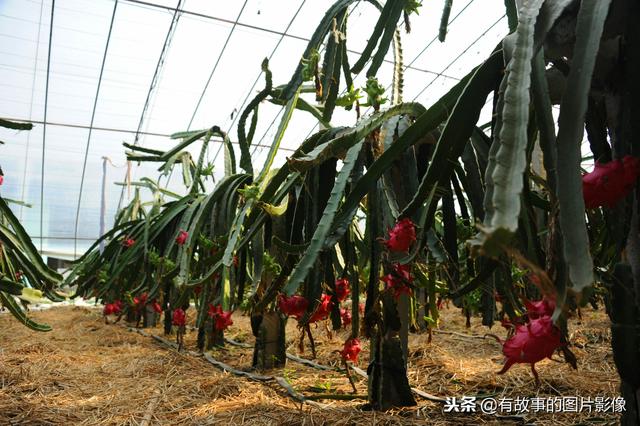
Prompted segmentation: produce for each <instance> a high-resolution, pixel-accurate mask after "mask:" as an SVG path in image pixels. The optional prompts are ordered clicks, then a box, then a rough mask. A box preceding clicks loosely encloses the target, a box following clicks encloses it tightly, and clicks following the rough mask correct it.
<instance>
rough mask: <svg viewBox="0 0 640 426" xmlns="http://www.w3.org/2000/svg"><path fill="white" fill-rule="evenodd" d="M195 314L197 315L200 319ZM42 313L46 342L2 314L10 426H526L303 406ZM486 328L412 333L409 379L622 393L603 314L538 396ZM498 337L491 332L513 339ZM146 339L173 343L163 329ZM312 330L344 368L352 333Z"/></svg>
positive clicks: (66, 314) (2, 404)
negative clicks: (505, 366)
mask: <svg viewBox="0 0 640 426" xmlns="http://www.w3.org/2000/svg"><path fill="white" fill-rule="evenodd" d="M189 313H190V314H191V315H189V317H192V316H193V312H189ZM31 315H32V316H33V317H34V318H35V319H36V320H39V321H42V322H46V323H48V324H50V325H52V326H53V327H54V331H52V332H49V333H35V332H32V331H30V330H28V329H27V328H25V327H24V326H22V325H20V324H18V323H17V322H16V321H15V320H14V319H13V318H12V317H11V316H9V315H0V424H87V425H94V424H109V425H111V424H118V425H121V424H166V425H174V424H234V425H235V424H250V425H254V424H256V425H259V424H268V425H302V424H304V425H322V424H337V425H352V424H363V425H365V424H367V425H369V424H389V425H395V424H416V425H417V424H420V425H424V424H433V425H449V424H517V422H516V421H508V420H507V419H504V418H498V417H495V416H489V415H481V414H445V413H443V412H442V405H441V404H439V403H436V402H430V401H425V400H423V399H417V401H418V404H419V406H418V408H417V409H416V408H413V409H407V410H402V411H395V412H390V413H375V412H364V411H361V410H360V407H361V406H362V404H363V402H365V401H363V400H353V401H337V400H335V401H334V400H323V401H320V402H322V403H324V404H326V405H327V407H326V408H324V409H320V408H316V407H311V406H309V405H307V404H305V405H303V406H301V405H300V404H299V403H296V402H294V401H293V400H291V399H290V398H288V397H287V395H286V393H285V392H284V391H283V389H282V388H280V387H279V386H278V385H276V384H275V383H273V382H271V383H267V384H262V383H257V382H251V381H249V380H247V379H245V378H241V377H236V376H233V375H230V374H227V373H222V372H220V371H219V370H217V369H215V368H214V367H213V366H211V365H210V364H209V363H207V362H206V361H205V360H204V359H202V357H195V356H191V355H188V354H185V353H177V352H176V351H175V350H172V349H168V348H165V347H163V346H161V345H159V344H158V343H157V342H156V341H154V340H153V339H151V338H148V337H144V336H141V335H139V334H137V333H132V332H129V331H127V330H126V329H125V328H123V327H121V326H119V325H105V324H104V322H103V320H102V318H101V315H100V312H99V311H97V310H89V309H85V308H73V307H64V308H57V309H53V310H49V311H43V312H34V313H32V314H31ZM191 319H192V318H191ZM475 322H479V321H478V320H474V325H473V326H472V327H471V329H466V328H465V327H464V318H462V317H461V316H460V314H459V313H458V312H457V311H456V310H455V309H453V308H451V309H445V310H444V311H443V317H442V321H441V326H440V330H441V331H442V332H440V333H435V334H434V335H433V341H432V342H431V343H428V336H427V335H426V334H421V335H412V336H411V341H410V351H409V352H410V359H409V380H410V382H411V385H412V386H413V387H414V388H418V389H421V390H423V391H425V392H428V393H430V394H434V395H437V396H441V397H445V396H457V397H461V396H463V395H487V394H490V395H492V396H493V397H494V398H500V397H512V398H515V397H535V396H540V397H548V396H578V397H582V396H584V397H587V396H592V397H595V396H604V397H615V396H618V395H619V392H618V386H619V380H618V376H617V374H616V371H615V366H614V365H613V359H612V355H611V349H610V332H609V324H608V320H607V317H606V315H605V314H604V313H603V312H599V311H592V310H585V311H583V312H582V319H581V320H580V319H577V318H575V319H573V320H572V321H571V322H570V324H571V333H572V342H573V343H574V346H573V347H572V350H573V351H574V353H575V354H576V356H577V357H578V363H579V364H578V367H579V369H578V371H575V370H572V369H571V368H570V367H569V366H568V365H567V364H560V363H557V362H553V361H550V360H547V361H544V362H542V363H539V364H538V367H537V369H538V372H539V373H540V377H541V379H542V381H543V383H542V386H541V387H539V388H536V386H535V383H534V380H533V377H532V376H531V373H530V371H529V368H528V366H523V365H516V366H514V367H513V368H512V369H511V370H510V371H509V372H508V373H507V374H506V375H503V376H497V375H496V374H495V372H496V371H499V370H500V368H501V363H502V355H501V352H500V346H499V345H498V344H497V343H496V342H495V341H493V340H492V339H480V338H476V337H472V336H474V335H480V336H481V335H483V334H484V333H485V332H486V329H485V328H484V327H482V326H479V325H475ZM498 328H500V327H494V329H493V330H492V332H494V333H496V334H499V335H501V336H504V334H505V333H504V331H503V330H502V329H501V328H500V329H498ZM147 331H148V332H149V333H152V334H159V335H161V334H162V332H161V329H160V328H159V327H158V328H154V329H149V330H147ZM313 331H314V337H315V338H316V343H317V351H318V358H317V359H316V361H317V362H318V363H320V364H323V365H329V366H340V362H339V355H338V354H337V353H336V351H337V350H339V349H340V348H341V347H342V343H343V342H344V340H345V339H346V337H347V336H348V334H347V333H346V332H345V331H339V332H333V333H331V335H329V334H328V333H327V331H326V330H325V329H324V327H318V328H316V329H314V330H313ZM287 332H288V334H287V337H288V349H287V350H288V352H289V353H292V354H297V355H300V356H304V357H310V350H309V347H308V342H306V341H305V343H307V346H306V348H305V351H304V353H303V354H301V353H300V352H299V350H298V337H299V331H298V330H297V329H296V325H295V322H294V321H289V323H288V328H287ZM449 332H453V333H454V334H446V333H449ZM195 334H196V333H195V332H193V331H191V332H189V333H188V334H187V338H186V339H185V341H186V345H187V348H188V349H192V350H195V337H196V336H195ZM228 336H229V337H231V338H233V339H236V340H238V341H245V342H247V343H252V342H253V338H252V335H251V332H250V328H249V321H248V319H247V318H245V317H242V316H240V315H239V314H236V315H234V325H233V326H232V327H231V329H230V331H229V333H228ZM170 338H171V337H170ZM363 346H364V350H363V353H362V354H361V360H360V366H361V367H363V368H364V367H366V365H367V362H368V359H367V358H368V356H367V355H366V353H367V351H368V347H367V346H368V345H367V344H366V343H365V342H364V340H363ZM211 354H212V355H213V357H214V358H215V359H217V360H220V361H223V362H225V363H227V364H229V365H231V366H233V367H236V368H238V369H241V370H248V369H249V367H250V365H251V357H252V350H251V349H247V348H242V347H238V346H232V345H227V346H226V347H225V348H222V349H216V350H214V351H212V352H211ZM554 357H555V358H558V355H555V356H554ZM267 374H270V375H278V376H282V377H284V378H285V379H287V381H288V382H289V383H290V384H291V385H292V386H293V387H294V388H295V389H296V391H298V392H300V393H302V394H304V395H306V396H309V395H318V394H349V393H351V386H350V385H349V382H348V380H347V379H346V377H345V375H344V374H343V373H340V372H337V371H321V370H317V369H314V368H311V367H308V366H304V365H302V364H299V363H295V362H291V361H290V362H288V363H287V366H286V367H285V368H284V369H278V370H274V371H271V372H268V373H267ZM355 379H356V385H357V388H358V394H359V395H366V391H367V388H366V380H365V379H361V378H358V377H357V376H356V378H355ZM524 417H525V419H523V420H526V421H529V422H532V421H533V422H535V424H540V425H546V424H554V425H555V424H576V423H580V422H583V423H591V422H594V423H595V422H598V423H599V424H602V423H615V422H616V420H617V415H614V414H610V413H606V414H602V413H597V414H596V413H592V414H589V413H578V414H575V413H574V414H569V413H560V414H535V415H534V414H529V415H526V416H524Z"/></svg>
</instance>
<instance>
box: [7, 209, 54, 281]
mask: <svg viewBox="0 0 640 426" xmlns="http://www.w3.org/2000/svg"><path fill="white" fill-rule="evenodd" d="M0 213H2V215H3V216H4V218H5V219H6V220H7V223H8V224H9V225H10V226H11V228H12V229H13V232H11V231H10V230H9V228H7V227H5V226H4V225H0V237H1V238H2V240H3V242H5V243H7V244H10V245H11V246H12V248H13V249H14V250H16V251H20V252H22V253H24V254H25V255H26V256H27V257H28V258H29V260H30V263H31V264H32V265H33V268H34V269H35V270H36V271H37V272H38V274H39V275H40V276H41V277H42V279H43V280H44V281H47V282H49V283H51V284H56V283H58V282H60V280H61V279H62V276H61V275H60V274H58V273H57V272H55V271H53V270H51V269H50V268H49V267H48V266H47V265H46V264H45V263H44V261H43V260H42V257H41V256H40V254H39V253H38V250H37V249H36V247H35V246H34V245H33V242H32V241H31V238H30V237H29V235H28V234H27V232H26V231H25V229H24V228H23V227H22V224H21V223H20V221H19V220H18V218H17V217H15V215H14V214H13V211H11V209H10V208H9V206H8V205H7V203H5V202H4V199H2V197H0ZM14 233H15V234H14Z"/></svg>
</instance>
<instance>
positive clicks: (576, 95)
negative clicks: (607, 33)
mask: <svg viewBox="0 0 640 426" xmlns="http://www.w3.org/2000/svg"><path fill="white" fill-rule="evenodd" d="M610 4H611V0H583V1H582V3H581V5H580V11H579V12H578V23H577V26H576V44H575V47H574V55H573V58H572V61H571V71H570V72H569V76H568V78H567V86H566V91H565V93H564V95H563V96H562V102H561V104H560V117H559V119H558V141H557V147H558V164H562V167H558V203H559V209H560V228H561V229H562V235H563V243H564V244H563V247H564V250H563V252H564V256H565V261H566V262H567V266H568V268H569V279H570V281H571V284H572V286H573V289H574V290H575V291H578V292H579V291H582V290H583V289H584V288H585V287H588V286H590V285H591V284H592V283H593V261H592V259H591V254H590V253H589V236H588V235H587V226H586V222H585V216H584V210H585V207H584V199H583V198H582V176H581V173H580V161H581V156H582V155H581V151H580V145H581V142H582V137H583V135H584V117H585V114H586V111H587V100H588V95H589V91H590V89H591V77H592V75H593V69H594V66H595V61H596V57H597V56H598V49H599V47H600V38H601V36H602V31H603V28H604V22H605V20H606V18H607V12H608V10H609V5H610Z"/></svg>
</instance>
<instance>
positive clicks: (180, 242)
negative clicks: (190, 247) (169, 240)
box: [176, 229, 189, 246]
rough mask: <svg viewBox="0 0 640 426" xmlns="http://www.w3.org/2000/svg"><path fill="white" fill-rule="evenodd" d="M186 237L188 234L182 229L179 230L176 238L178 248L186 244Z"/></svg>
mask: <svg viewBox="0 0 640 426" xmlns="http://www.w3.org/2000/svg"><path fill="white" fill-rule="evenodd" d="M188 237H189V233H188V232H187V231H185V230H184V229H181V230H180V232H178V236H177V237H176V244H178V245H179V246H182V245H184V243H186V242H187V238H188Z"/></svg>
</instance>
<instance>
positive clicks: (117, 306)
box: [102, 300, 123, 316]
mask: <svg viewBox="0 0 640 426" xmlns="http://www.w3.org/2000/svg"><path fill="white" fill-rule="evenodd" d="M122 308H123V304H122V302H121V301H120V300H116V301H115V302H113V303H107V304H106V305H104V309H103V310H102V313H103V314H104V315H105V316H107V315H117V314H119V313H120V312H122Z"/></svg>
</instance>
